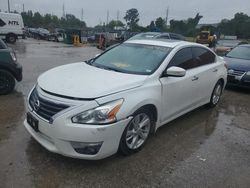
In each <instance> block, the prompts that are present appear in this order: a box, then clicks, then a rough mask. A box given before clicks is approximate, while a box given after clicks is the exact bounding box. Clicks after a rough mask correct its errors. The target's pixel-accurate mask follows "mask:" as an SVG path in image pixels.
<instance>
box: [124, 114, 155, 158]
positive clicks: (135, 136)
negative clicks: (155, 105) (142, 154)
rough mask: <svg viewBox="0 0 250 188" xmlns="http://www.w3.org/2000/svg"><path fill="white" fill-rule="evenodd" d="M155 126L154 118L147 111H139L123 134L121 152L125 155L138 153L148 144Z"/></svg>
mask: <svg viewBox="0 0 250 188" xmlns="http://www.w3.org/2000/svg"><path fill="white" fill-rule="evenodd" d="M152 125H153V121H152V117H151V115H150V113H149V112H148V111H147V110H144V109H142V110H138V111H137V112H135V113H134V115H133V119H132V120H131V121H130V122H129V124H128V125H127V127H126V129H125V130H124V132H123V134H122V138H121V141H120V146H119V151H120V152H121V153H122V154H123V155H131V154H133V153H136V152H138V151H139V150H140V149H141V148H142V147H143V146H144V145H145V143H146V141H147V139H148V137H149V135H150V132H151V128H152Z"/></svg>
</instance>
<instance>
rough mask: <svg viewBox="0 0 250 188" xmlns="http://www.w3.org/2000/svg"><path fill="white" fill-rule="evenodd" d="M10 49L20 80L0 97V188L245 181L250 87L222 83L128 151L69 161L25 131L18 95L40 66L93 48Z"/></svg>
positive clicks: (34, 45) (249, 177)
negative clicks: (212, 99)
mask: <svg viewBox="0 0 250 188" xmlns="http://www.w3.org/2000/svg"><path fill="white" fill-rule="evenodd" d="M12 47H13V48H14V49H15V50H16V53H17V58H18V61H19V62H20V63H21V64H22V65H23V69H24V70H23V75H24V79H23V81H22V82H20V83H18V84H17V86H16V90H15V91H14V92H13V93H12V94H10V95H6V96H0V187H4V188H5V187H42V188H44V187H246V188H248V187H250V91H249V90H242V89H227V90H226V91H225V92H224V95H223V97H222V100H221V101H220V104H219V105H218V106H217V107H216V108H214V109H207V108H206V107H201V108H199V109H197V110H195V111H193V112H191V113H188V114H187V115H185V116H183V117H181V118H178V119H177V120H175V121H173V122H171V123H169V124H167V125H166V126H163V127H162V128H160V129H159V130H158V131H157V133H156V134H155V135H154V136H152V137H151V138H150V140H149V142H148V143H147V144H146V146H145V147H144V149H143V150H142V151H140V152H139V153H137V154H135V155H132V156H129V157H124V156H121V155H118V154H117V155H114V156H112V157H110V158H107V159H104V160H101V161H85V160H77V159H71V158H66V157H63V156H60V155H57V154H53V153H50V152H48V151H47V150H46V149H44V148H43V147H42V146H40V145H39V144H38V143H37V142H36V141H35V140H34V139H32V138H31V136H30V135H29V134H28V133H27V132H26V130H25V128H24V126H23V121H24V119H25V114H26V113H25V109H26V106H25V101H26V98H27V95H28V92H29V90H30V89H31V88H32V86H33V85H34V84H35V83H36V79H37V77H38V76H39V75H40V74H41V73H42V72H44V71H46V70H48V69H50V68H52V67H55V66H59V65H62V64H67V63H69V62H78V61H82V60H86V59H88V58H90V57H93V56H95V55H96V54H98V53H100V51H99V50H98V49H97V48H94V47H80V48H74V47H71V46H67V45H65V44H60V43H53V42H46V41H36V40H32V39H27V40H21V41H18V42H17V44H16V45H14V46H12Z"/></svg>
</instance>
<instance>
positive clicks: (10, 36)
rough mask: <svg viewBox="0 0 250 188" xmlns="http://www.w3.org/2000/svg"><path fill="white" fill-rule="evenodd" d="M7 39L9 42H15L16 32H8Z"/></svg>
mask: <svg viewBox="0 0 250 188" xmlns="http://www.w3.org/2000/svg"><path fill="white" fill-rule="evenodd" d="M6 41H7V42H9V43H12V44H14V43H15V42H16V35H14V34H8V35H7V36H6Z"/></svg>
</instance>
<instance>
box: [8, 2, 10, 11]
mask: <svg viewBox="0 0 250 188" xmlns="http://www.w3.org/2000/svg"><path fill="white" fill-rule="evenodd" d="M8 12H9V13H10V0H8Z"/></svg>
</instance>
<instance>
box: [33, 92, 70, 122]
mask: <svg viewBox="0 0 250 188" xmlns="http://www.w3.org/2000/svg"><path fill="white" fill-rule="evenodd" d="M29 104H30V107H31V108H32V110H34V111H35V113H36V114H37V115H39V116H41V117H42V118H44V119H46V120H48V121H50V119H51V117H52V116H54V115H55V114H57V113H58V112H60V111H62V110H64V109H66V108H68V107H69V106H68V105H65V104H59V103H55V102H52V101H49V100H46V99H44V98H42V97H40V96H39V95H38V93H37V90H36V88H35V89H34V90H33V91H32V93H31V95H30V98H29Z"/></svg>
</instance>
